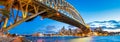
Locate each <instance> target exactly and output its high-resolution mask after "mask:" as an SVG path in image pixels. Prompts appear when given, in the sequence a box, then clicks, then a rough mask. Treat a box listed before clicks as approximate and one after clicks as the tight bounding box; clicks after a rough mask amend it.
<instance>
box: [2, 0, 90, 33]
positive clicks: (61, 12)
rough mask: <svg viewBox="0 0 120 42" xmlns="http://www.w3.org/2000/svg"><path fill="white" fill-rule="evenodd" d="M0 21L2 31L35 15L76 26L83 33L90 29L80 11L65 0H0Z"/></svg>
mask: <svg viewBox="0 0 120 42" xmlns="http://www.w3.org/2000/svg"><path fill="white" fill-rule="evenodd" d="M0 5H1V6H3V8H0V22H1V27H0V28H2V29H3V31H8V30H10V29H12V28H14V27H15V26H17V25H19V24H21V23H22V22H30V21H31V20H32V19H34V18H35V17H37V16H41V17H42V18H43V19H44V18H49V19H53V20H56V21H59V22H63V23H67V24H70V25H73V26H76V27H78V28H80V29H81V30H82V32H83V33H88V32H89V31H90V29H89V28H88V27H87V26H86V24H85V23H84V20H83V18H82V17H81V16H80V13H79V12H78V11H77V10H76V9H75V8H74V7H73V6H72V5H71V4H70V3H68V2H67V1H66V0H0Z"/></svg>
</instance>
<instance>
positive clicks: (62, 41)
mask: <svg viewBox="0 0 120 42" xmlns="http://www.w3.org/2000/svg"><path fill="white" fill-rule="evenodd" d="M26 38H27V39H29V40H31V41H32V42H120V40H119V39H120V36H119V35H118V36H92V37H84V38H80V37H73V36H63V37H26Z"/></svg>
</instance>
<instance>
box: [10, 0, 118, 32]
mask: <svg viewBox="0 0 120 42" xmlns="http://www.w3.org/2000/svg"><path fill="white" fill-rule="evenodd" d="M67 1H68V2H69V3H71V4H72V5H73V6H74V7H75V8H76V9H77V10H78V12H79V13H80V15H81V16H82V17H83V19H84V21H85V23H89V22H93V21H106V20H117V21H120V0H67ZM63 26H65V27H66V28H72V27H70V25H68V24H65V23H61V22H57V21H55V20H51V19H48V18H45V19H44V20H41V18H40V17H39V16H38V17H37V18H35V19H34V20H33V21H31V22H23V23H22V24H20V25H18V26H16V27H15V28H13V29H11V30H10V33H18V34H32V33H35V32H53V31H54V32H57V31H59V30H60V29H61V28H62V27H63Z"/></svg>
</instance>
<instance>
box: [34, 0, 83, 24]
mask: <svg viewBox="0 0 120 42" xmlns="http://www.w3.org/2000/svg"><path fill="white" fill-rule="evenodd" d="M35 1H38V2H41V3H42V4H45V5H46V6H48V7H51V8H53V9H55V10H56V11H58V12H60V13H63V14H64V15H66V16H68V17H70V18H72V19H74V20H76V21H78V22H80V23H81V24H83V25H85V23H84V21H83V19H82V17H81V16H80V14H79V13H78V12H77V11H76V9H75V8H74V7H73V6H72V5H71V4H69V3H68V2H67V1H65V0H35Z"/></svg>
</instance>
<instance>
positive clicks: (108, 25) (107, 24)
mask: <svg viewBox="0 0 120 42" xmlns="http://www.w3.org/2000/svg"><path fill="white" fill-rule="evenodd" d="M88 24H89V25H90V27H91V28H95V27H102V28H103V29H118V28H120V21H115V20H109V21H94V22H91V23H88Z"/></svg>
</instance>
